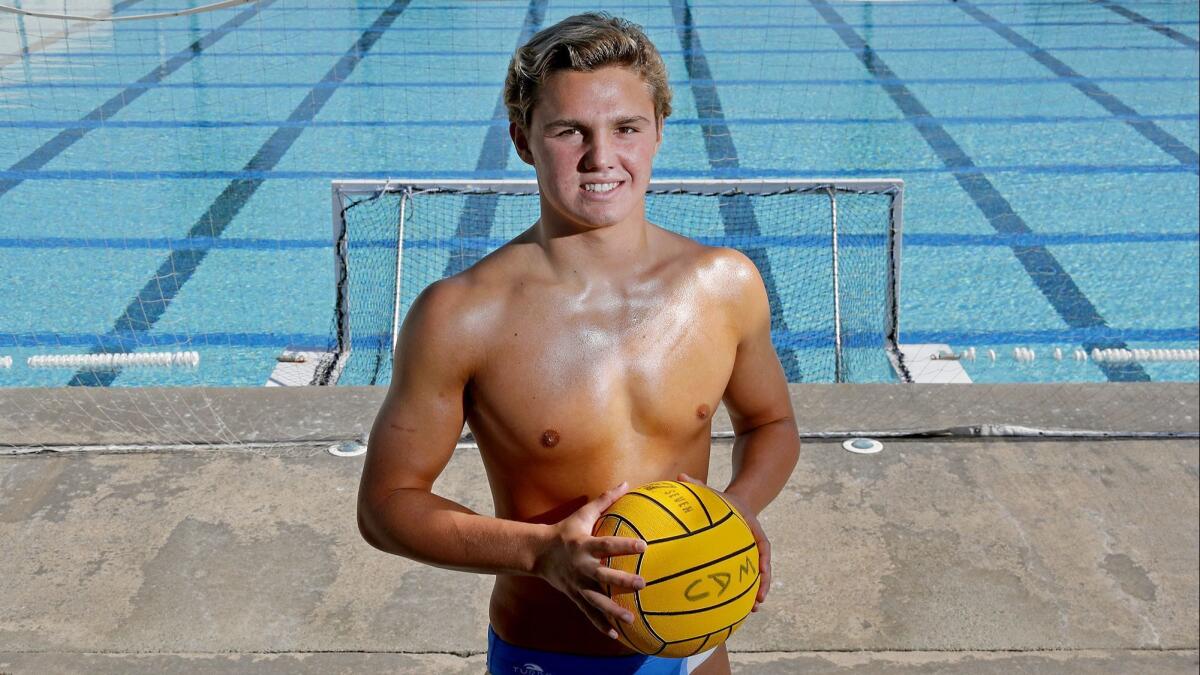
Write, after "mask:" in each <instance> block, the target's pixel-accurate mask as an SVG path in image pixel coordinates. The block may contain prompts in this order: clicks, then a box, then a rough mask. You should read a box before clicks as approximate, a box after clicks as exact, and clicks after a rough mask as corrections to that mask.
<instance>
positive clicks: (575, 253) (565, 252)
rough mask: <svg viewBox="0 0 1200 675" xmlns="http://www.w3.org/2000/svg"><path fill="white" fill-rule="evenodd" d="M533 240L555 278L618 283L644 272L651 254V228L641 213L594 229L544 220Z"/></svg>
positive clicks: (537, 228)
mask: <svg viewBox="0 0 1200 675" xmlns="http://www.w3.org/2000/svg"><path fill="white" fill-rule="evenodd" d="M532 234H533V237H534V239H535V240H536V241H537V243H538V245H539V246H540V247H541V249H542V250H543V251H544V252H545V254H546V259H547V261H548V262H549V263H550V267H551V269H552V270H553V271H554V274H555V276H557V277H559V278H560V279H564V280H566V279H577V280H580V281H582V282H583V283H584V285H591V284H590V282H591V281H592V280H607V281H616V280H619V279H622V278H625V277H628V276H631V275H634V274H637V273H638V272H639V271H641V270H642V269H644V268H645V266H646V264H647V261H648V258H649V253H650V245H649V234H650V224H649V223H648V222H647V221H646V219H645V217H643V215H642V214H641V212H638V213H637V217H635V218H629V219H627V220H623V221H621V222H619V223H614V224H612V225H607V226H604V227H599V228H595V229H581V228H579V227H577V226H573V225H572V224H570V223H563V222H559V221H557V220H556V219H554V218H552V217H551V218H547V217H546V214H545V211H543V216H542V218H540V219H538V221H537V223H536V224H534V226H533V232H532Z"/></svg>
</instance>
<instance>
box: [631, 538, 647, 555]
mask: <svg viewBox="0 0 1200 675" xmlns="http://www.w3.org/2000/svg"><path fill="white" fill-rule="evenodd" d="M633 547H634V548H635V549H637V552H638V553H645V552H646V542H644V541H639V542H637V543H636V544H634V545H633Z"/></svg>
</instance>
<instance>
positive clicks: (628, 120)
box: [614, 115, 650, 127]
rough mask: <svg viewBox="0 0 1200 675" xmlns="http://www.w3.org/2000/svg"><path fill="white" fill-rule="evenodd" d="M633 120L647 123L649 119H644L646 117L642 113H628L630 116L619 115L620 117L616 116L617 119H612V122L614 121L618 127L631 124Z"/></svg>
mask: <svg viewBox="0 0 1200 675" xmlns="http://www.w3.org/2000/svg"><path fill="white" fill-rule="evenodd" d="M635 122H641V123H643V124H649V123H650V120H648V119H646V118H645V117H644V116H642V115H630V116H628V117H620V118H617V119H616V120H615V121H614V123H615V124H616V125H617V126H619V127H622V126H625V125H627V124H633V123H635Z"/></svg>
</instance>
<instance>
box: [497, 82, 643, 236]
mask: <svg viewBox="0 0 1200 675" xmlns="http://www.w3.org/2000/svg"><path fill="white" fill-rule="evenodd" d="M509 131H510V133H511V135H512V138H513V143H514V144H515V145H516V148H517V154H519V155H520V156H521V159H523V160H524V161H525V162H526V163H528V164H531V165H533V167H534V168H535V169H536V170H537V178H538V187H539V189H540V191H541V201H542V224H543V226H546V227H549V228H551V231H558V232H561V231H587V230H594V229H598V228H602V227H609V226H612V225H617V224H620V223H631V222H636V223H639V224H640V223H641V222H643V220H644V217H645V203H646V186H647V185H649V183H650V169H651V165H652V164H653V162H654V155H655V153H656V152H657V151H658V146H659V144H660V143H661V142H662V120H660V119H656V118H655V114H654V99H653V97H652V96H651V94H650V90H649V87H647V85H646V83H645V81H643V80H642V78H641V77H640V76H639V75H638V74H637V72H635V71H633V70H630V69H628V68H622V67H619V66H610V67H605V68H600V69H597V70H594V71H591V72H580V71H574V70H560V71H557V72H555V73H553V74H552V75H550V76H549V77H548V78H547V79H546V82H545V85H544V86H543V88H542V89H541V91H540V93H539V96H538V100H537V103H536V104H535V105H534V107H533V111H532V115H531V119H530V123H529V128H528V129H522V128H521V127H520V126H519V125H516V124H512V125H510V128H509Z"/></svg>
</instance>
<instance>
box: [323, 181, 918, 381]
mask: <svg viewBox="0 0 1200 675" xmlns="http://www.w3.org/2000/svg"><path fill="white" fill-rule="evenodd" d="M902 203H903V183H902V182H901V181H899V180H869V181H862V180H779V181H756V180H724V181H722V180H705V181H701V180H697V181H654V182H651V184H650V188H649V190H648V192H647V200H646V212H647V217H648V218H649V220H650V221H651V222H653V223H656V224H658V225H661V226H662V227H665V228H667V229H669V230H671V231H673V232H677V233H679V234H682V235H684V236H687V237H690V238H692V239H694V240H696V241H699V242H700V243H703V244H706V245H710V246H725V247H729V248H734V249H737V250H739V251H741V252H743V253H745V254H746V255H747V256H748V257H749V258H750V259H751V260H753V261H754V263H755V265H756V266H757V267H758V269H759V271H760V272H761V274H762V277H763V281H764V283H765V285H766V289H767V294H768V296H769V300H770V304H771V336H772V340H773V342H774V344H775V349H776V351H777V353H778V354H779V358H780V361H781V362H782V363H783V367H784V370H785V372H786V374H787V378H788V380H789V381H790V382H894V381H897V380H899V381H907V379H908V377H907V372H906V368H905V365H904V362H903V358H902V356H901V354H900V352H899V350H898V348H897V343H898V332H899V310H898V307H899V305H898V303H897V295H898V292H899V281H900V228H901V218H902ZM538 210H539V201H538V192H537V184H536V182H535V181H459V182H453V181H445V182H418V181H411V182H410V181H403V180H395V181H387V182H384V181H335V182H334V183H333V224H334V240H335V257H336V263H335V273H336V280H337V296H336V309H335V312H334V319H333V328H332V330H331V347H330V350H329V353H328V355H327V357H326V358H325V359H323V360H322V361H321V363H320V364H319V366H318V368H317V369H316V375H315V377H314V383H317V384H341V385H368V384H371V385H373V384H387V383H388V382H389V381H390V378H391V368H392V355H393V349H394V346H395V344H396V335H397V332H398V330H399V327H400V325H401V323H402V322H403V319H404V315H405V313H406V312H407V311H408V308H409V307H410V306H411V304H412V302H413V300H414V299H415V298H416V296H417V294H418V293H420V292H421V291H422V290H423V289H424V288H425V287H426V286H428V285H429V284H431V283H433V282H434V281H437V280H438V279H441V278H444V277H447V276H450V275H453V274H457V273H459V272H461V271H463V270H465V269H467V268H468V267H470V266H471V265H472V264H474V263H475V262H476V261H477V260H479V259H480V258H482V257H483V256H484V255H486V254H487V253H488V252H490V251H492V250H494V249H496V248H497V247H499V246H501V245H503V244H504V243H505V242H506V241H508V240H509V239H511V238H513V237H514V236H516V235H518V234H519V233H521V232H522V231H524V230H525V229H527V228H528V227H529V226H530V225H531V224H532V223H533V222H534V221H535V220H536V219H537V217H538ZM703 320H704V318H703V317H699V316H698V317H696V321H703Z"/></svg>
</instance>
